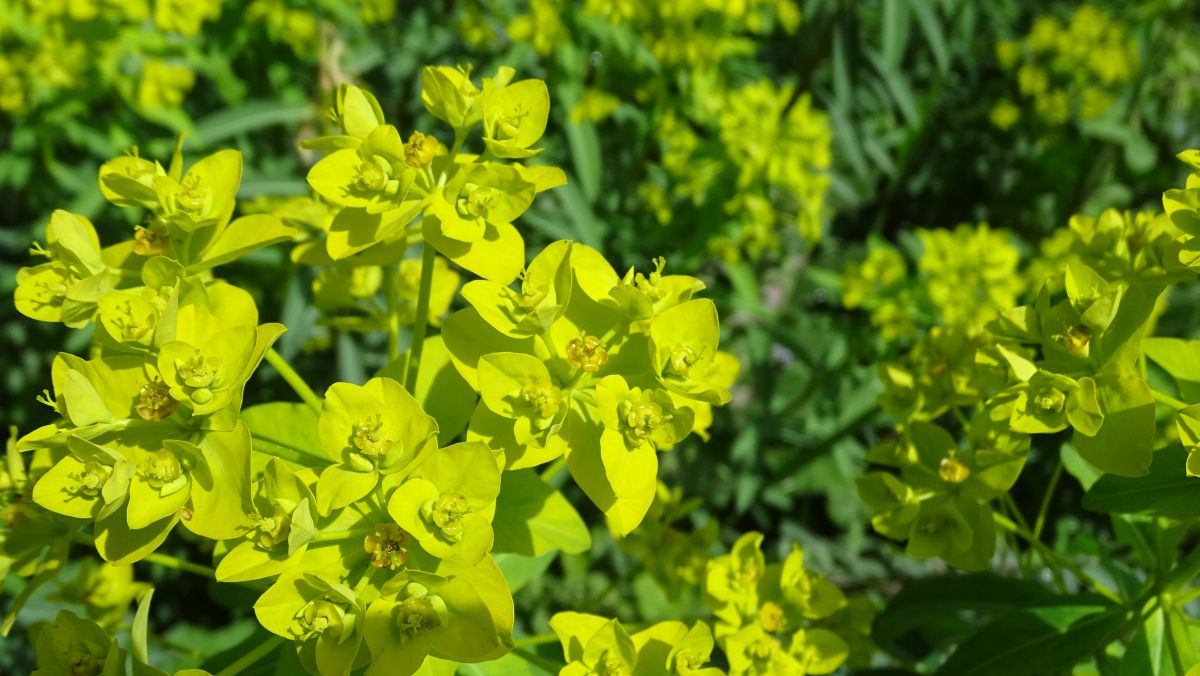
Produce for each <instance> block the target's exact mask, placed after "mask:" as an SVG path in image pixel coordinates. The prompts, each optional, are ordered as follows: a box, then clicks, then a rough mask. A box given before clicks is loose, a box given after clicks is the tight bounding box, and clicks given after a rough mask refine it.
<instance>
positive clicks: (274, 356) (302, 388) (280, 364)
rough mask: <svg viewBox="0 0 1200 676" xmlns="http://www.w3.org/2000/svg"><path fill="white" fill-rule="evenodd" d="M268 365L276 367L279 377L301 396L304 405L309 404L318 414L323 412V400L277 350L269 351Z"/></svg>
mask: <svg viewBox="0 0 1200 676" xmlns="http://www.w3.org/2000/svg"><path fill="white" fill-rule="evenodd" d="M267 363H269V364H270V365H271V366H273V367H275V370H276V371H278V372H279V375H281V376H283V379H284V381H286V382H287V384H288V385H290V386H291V388H292V390H294V391H295V392H296V394H298V395H300V399H302V400H303V401H304V403H306V404H308V405H309V407H311V408H312V409H313V410H314V411H316V412H317V413H320V412H321V398H320V397H318V396H317V393H316V392H313V391H312V388H311V387H309V386H308V383H306V382H304V379H303V378H301V377H300V374H299V373H296V370H295V369H293V368H292V366H291V364H288V363H287V361H286V360H285V359H284V358H283V357H282V356H280V354H279V353H278V352H276V351H275V348H271V349H268V350H267Z"/></svg>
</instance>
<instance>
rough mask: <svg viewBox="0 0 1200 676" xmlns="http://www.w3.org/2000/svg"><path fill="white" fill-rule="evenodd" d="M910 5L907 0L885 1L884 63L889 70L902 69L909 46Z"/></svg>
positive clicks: (882, 48) (882, 49)
mask: <svg viewBox="0 0 1200 676" xmlns="http://www.w3.org/2000/svg"><path fill="white" fill-rule="evenodd" d="M908 9H909V3H908V1H907V0H883V42H882V47H881V51H882V53H883V63H884V64H885V65H886V66H887V67H888V69H889V70H895V69H897V68H899V67H900V61H901V59H902V58H903V57H904V49H905V47H907V46H908V31H909V16H908Z"/></svg>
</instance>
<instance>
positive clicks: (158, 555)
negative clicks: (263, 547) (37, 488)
mask: <svg viewBox="0 0 1200 676" xmlns="http://www.w3.org/2000/svg"><path fill="white" fill-rule="evenodd" d="M71 539H72V540H73V541H74V542H77V543H79V544H81V545H86V546H88V547H95V546H96V538H94V537H92V536H91V535H88V534H87V533H81V532H79V531H76V532H74V533H72V534H71ZM142 561H145V562H146V563H153V564H155V565H157V566H163V567H164V568H174V569H175V570H181V571H183V572H185V573H192V574H193V575H200V576H203V577H207V578H209V579H212V580H215V579H216V578H217V571H216V570H214V569H213V568H210V567H209V566H202V565H200V564H198V563H192V562H191V561H184V560H183V559H181V558H179V557H178V556H171V555H170V554H163V553H162V552H151V553H149V554H147V555H146V556H145V557H144V558H143V559H142Z"/></svg>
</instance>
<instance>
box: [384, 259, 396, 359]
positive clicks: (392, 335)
mask: <svg viewBox="0 0 1200 676" xmlns="http://www.w3.org/2000/svg"><path fill="white" fill-rule="evenodd" d="M399 277H400V262H399V261H396V263H394V264H392V265H388V266H386V267H384V269H383V297H384V299H385V300H386V302H387V358H388V361H389V362H390V361H392V360H394V359H396V358H397V357H399V356H400V298H399V293H400V290H399V289H398V288H397V286H396V285H397V284H398V283H399V281H400V280H399Z"/></svg>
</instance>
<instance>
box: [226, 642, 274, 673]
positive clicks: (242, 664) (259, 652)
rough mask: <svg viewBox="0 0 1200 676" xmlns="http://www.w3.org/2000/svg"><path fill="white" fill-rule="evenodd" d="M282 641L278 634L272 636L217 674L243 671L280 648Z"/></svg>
mask: <svg viewBox="0 0 1200 676" xmlns="http://www.w3.org/2000/svg"><path fill="white" fill-rule="evenodd" d="M282 641H283V639H281V638H279V637H278V636H271V637H270V638H269V639H267V640H266V641H263V642H262V643H260V644H258V645H256V646H254V649H253V650H251V651H250V652H248V653H246V654H245V655H242V656H241V657H239V658H237V659H236V660H234V662H233V664H230V665H229V666H227V667H225V668H224V669H222V670H220V671H218V672H217V674H216V676H234V674H240V673H242V672H243V671H245V670H246V668H247V667H250V666H252V665H254V664H256V663H257V662H258V661H259V660H261V659H262V658H264V657H266V656H267V655H270V654H271V653H273V652H275V651H276V650H278V649H279V646H280V645H282Z"/></svg>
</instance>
